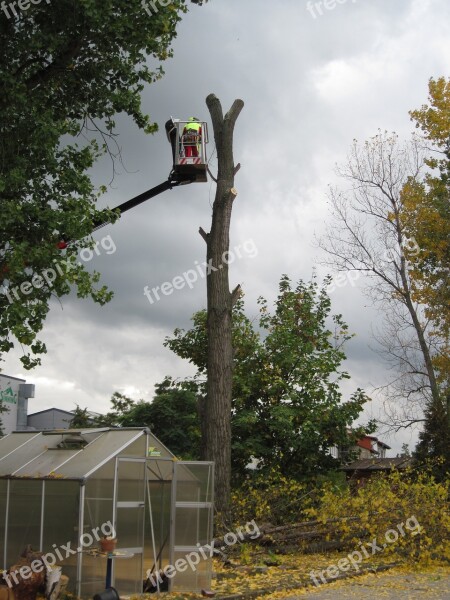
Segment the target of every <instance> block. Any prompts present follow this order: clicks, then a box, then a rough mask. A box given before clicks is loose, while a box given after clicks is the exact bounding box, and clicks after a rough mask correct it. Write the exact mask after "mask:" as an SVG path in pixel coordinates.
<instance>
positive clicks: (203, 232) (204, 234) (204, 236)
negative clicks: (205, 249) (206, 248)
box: [198, 227, 209, 243]
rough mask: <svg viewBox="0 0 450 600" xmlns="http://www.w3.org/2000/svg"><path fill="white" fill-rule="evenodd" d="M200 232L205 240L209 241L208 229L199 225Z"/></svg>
mask: <svg viewBox="0 0 450 600" xmlns="http://www.w3.org/2000/svg"><path fill="white" fill-rule="evenodd" d="M198 232H199V234H200V235H201V236H202V238H203V239H204V240H205V242H206V243H208V238H209V233H206V231H205V230H204V229H203V227H199V229H198Z"/></svg>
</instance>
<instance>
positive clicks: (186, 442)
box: [97, 377, 200, 460]
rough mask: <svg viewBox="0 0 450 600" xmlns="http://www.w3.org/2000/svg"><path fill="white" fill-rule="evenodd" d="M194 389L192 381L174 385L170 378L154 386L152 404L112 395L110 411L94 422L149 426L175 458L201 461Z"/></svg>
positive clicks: (116, 393) (195, 390)
mask: <svg viewBox="0 0 450 600" xmlns="http://www.w3.org/2000/svg"><path fill="white" fill-rule="evenodd" d="M196 393H197V387H196V385H195V384H193V383H192V382H189V381H186V382H181V383H177V382H175V381H173V380H172V379H171V378H170V377H166V378H165V379H164V381H162V382H161V383H159V384H157V385H156V386H155V396H154V398H153V400H152V402H144V401H143V400H139V401H138V402H135V401H134V400H131V398H128V397H127V396H124V395H123V394H120V393H119V392H115V393H114V394H113V396H112V399H111V402H112V405H113V410H112V411H111V412H109V413H107V414H106V415H103V416H101V417H100V418H99V419H98V420H97V425H100V426H108V427H148V428H149V429H151V431H152V432H153V433H154V434H155V435H156V437H157V438H158V439H159V440H160V441H161V442H162V443H163V444H164V445H165V446H166V447H167V448H168V449H169V450H170V451H171V452H173V453H174V454H175V456H177V457H178V458H181V459H184V460H198V459H199V458H200V421H199V417H198V412H197V398H196Z"/></svg>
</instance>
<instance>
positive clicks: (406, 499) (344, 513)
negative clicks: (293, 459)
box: [308, 471, 450, 564]
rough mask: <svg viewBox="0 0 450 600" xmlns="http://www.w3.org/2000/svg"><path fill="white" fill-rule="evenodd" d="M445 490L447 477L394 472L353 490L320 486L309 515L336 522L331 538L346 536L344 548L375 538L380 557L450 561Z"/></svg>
mask: <svg viewBox="0 0 450 600" xmlns="http://www.w3.org/2000/svg"><path fill="white" fill-rule="evenodd" d="M449 492H450V480H449V479H447V480H446V481H444V482H440V483H438V482H436V481H435V479H434V478H433V476H432V475H431V474H430V473H429V472H426V471H425V472H419V473H418V472H416V471H410V472H407V473H404V472H399V471H393V472H392V473H390V474H389V475H381V474H380V475H377V476H374V477H372V478H371V479H369V480H368V481H367V482H366V483H365V485H364V486H362V487H359V488H357V489H355V488H352V487H348V488H344V489H341V490H339V491H338V492H336V489H331V488H328V489H324V490H323V496H322V502H321V505H320V507H318V508H311V509H310V510H309V511H308V514H309V516H310V517H312V518H317V519H318V520H319V521H322V522H324V523H325V522H329V520H330V519H331V520H336V521H335V522H333V527H332V533H331V534H330V537H332V538H333V539H345V540H348V547H349V548H352V547H353V548H358V547H359V548H361V545H364V544H370V543H371V542H372V541H373V540H375V539H376V540H377V546H378V547H379V548H380V549H381V550H380V551H382V553H383V557H387V556H391V555H392V556H396V557H400V558H401V559H402V560H411V561H420V562H421V563H422V564H425V563H428V562H430V561H431V560H450V545H449V540H450V512H449V505H448V500H449ZM355 517H357V520H356V519H355ZM358 545H359V546H358Z"/></svg>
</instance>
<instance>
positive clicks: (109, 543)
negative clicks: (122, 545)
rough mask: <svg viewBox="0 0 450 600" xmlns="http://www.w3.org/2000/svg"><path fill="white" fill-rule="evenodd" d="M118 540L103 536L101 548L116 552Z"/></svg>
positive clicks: (103, 550) (104, 550)
mask: <svg viewBox="0 0 450 600" xmlns="http://www.w3.org/2000/svg"><path fill="white" fill-rule="evenodd" d="M116 545H117V540H116V539H112V538H102V539H101V540H100V548H101V549H102V552H114V550H115V549H116Z"/></svg>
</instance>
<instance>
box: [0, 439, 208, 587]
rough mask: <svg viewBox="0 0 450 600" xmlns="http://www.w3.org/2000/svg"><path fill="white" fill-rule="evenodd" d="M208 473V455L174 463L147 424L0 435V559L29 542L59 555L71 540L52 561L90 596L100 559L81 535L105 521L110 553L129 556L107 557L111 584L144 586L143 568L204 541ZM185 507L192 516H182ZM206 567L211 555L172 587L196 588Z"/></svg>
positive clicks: (158, 565) (100, 581) (11, 558)
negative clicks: (72, 551) (111, 536)
mask: <svg viewBox="0 0 450 600" xmlns="http://www.w3.org/2000/svg"><path fill="white" fill-rule="evenodd" d="M70 441H72V442H74V441H75V444H74V447H72V448H71V447H68V446H70ZM78 441H80V442H82V443H83V444H84V445H83V447H80V445H78V447H77V443H76V442H78ZM155 449H156V450H155ZM213 481H214V472H213V464H212V463H202V462H183V461H177V459H176V458H175V456H174V455H173V454H172V453H171V452H170V451H169V450H168V449H167V448H166V447H165V446H164V445H163V444H162V443H161V442H160V441H159V440H158V439H157V438H156V437H155V436H154V435H153V434H152V433H151V432H150V430H148V429H146V428H124V429H86V430H61V431H52V432H14V433H12V434H9V435H8V436H6V437H4V438H1V439H0V539H1V538H2V537H3V538H4V539H3V544H2V545H1V546H0V567H2V568H3V569H6V568H7V567H9V566H10V565H11V564H13V563H15V562H16V561H17V558H18V554H19V553H20V552H21V551H22V550H23V548H24V547H25V546H26V545H27V544H31V545H32V546H33V549H40V550H41V551H43V552H55V553H56V550H55V549H56V548H59V547H64V546H66V545H67V543H68V542H69V538H70V543H71V548H76V549H77V552H76V555H75V556H70V557H69V558H68V557H67V556H66V557H65V559H64V560H62V561H59V560H58V564H60V565H61V566H62V567H63V572H64V573H65V574H67V575H68V576H69V589H70V590H71V591H73V592H75V593H76V594H77V596H79V597H81V598H87V597H91V596H92V595H93V594H94V593H96V592H99V591H101V589H102V587H104V581H105V571H106V560H105V556H104V555H100V554H99V553H98V552H97V551H94V552H93V551H92V550H93V548H91V547H89V548H84V547H83V546H82V544H81V542H80V540H81V539H82V536H83V535H84V536H86V535H87V534H90V533H92V532H93V531H94V530H95V527H101V525H102V524H103V523H107V522H108V521H111V523H112V525H113V527H114V529H115V530H116V532H117V538H118V544H117V548H116V551H117V553H118V555H120V556H115V558H117V559H118V558H120V557H122V558H125V559H126V560H120V561H119V560H113V561H112V563H113V566H112V577H113V579H112V581H113V585H115V586H116V587H117V588H118V590H119V591H120V593H121V595H123V594H125V595H131V594H138V593H141V592H142V585H143V580H144V579H145V577H146V575H145V574H146V573H147V571H150V572H155V569H156V570H162V569H164V568H165V567H166V566H168V565H169V564H174V561H175V557H176V556H179V553H180V551H182V550H183V549H184V548H186V549H188V550H190V551H192V550H198V545H197V544H198V543H200V544H207V543H210V541H211V539H212V515H213V488H212V485H213V483H212V482H213ZM187 497H188V501H186V498H187ZM191 497H192V501H191ZM186 507H188V509H189V511H188V512H189V519H187V521H189V522H187V521H186V522H185V521H180V519H179V516H180V511H182V510H185V509H186ZM191 522H195V524H196V525H195V527H194V528H192V526H191V525H190V523H191ZM177 528H179V530H180V531H179V532H177ZM2 534H3V535H2ZM186 536H187V537H186ZM91 537H92V536H91ZM83 539H84V538H83ZM180 540H181V541H182V542H186V540H187V542H188V543H184V544H181V543H180ZM93 545H94V546H97V545H98V541H94V544H93ZM66 547H67V546H66ZM210 571H211V561H210V560H209V561H205V562H204V563H202V564H201V565H200V567H199V568H198V572H195V573H194V574H192V573H187V574H186V575H185V574H184V573H176V575H175V577H174V578H173V579H171V580H170V588H171V589H174V590H180V591H181V590H183V591H200V589H201V588H203V587H209V583H210V576H211V572H210Z"/></svg>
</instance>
